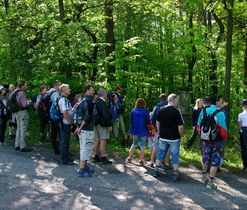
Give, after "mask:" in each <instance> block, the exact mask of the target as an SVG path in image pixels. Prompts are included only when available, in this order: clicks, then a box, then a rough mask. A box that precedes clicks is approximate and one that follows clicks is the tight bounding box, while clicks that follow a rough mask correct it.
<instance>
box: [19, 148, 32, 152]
mask: <svg viewBox="0 0 247 210" xmlns="http://www.w3.org/2000/svg"><path fill="white" fill-rule="evenodd" d="M31 151H32V150H31V149H29V148H22V149H20V152H31Z"/></svg>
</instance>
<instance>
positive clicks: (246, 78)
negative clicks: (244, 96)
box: [244, 33, 247, 85]
mask: <svg viewBox="0 0 247 210" xmlns="http://www.w3.org/2000/svg"><path fill="white" fill-rule="evenodd" d="M244 84H245V85H247V33H246V35H245V50H244Z"/></svg>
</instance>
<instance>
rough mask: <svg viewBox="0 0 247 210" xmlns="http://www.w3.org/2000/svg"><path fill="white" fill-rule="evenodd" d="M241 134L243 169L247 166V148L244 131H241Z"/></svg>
mask: <svg viewBox="0 0 247 210" xmlns="http://www.w3.org/2000/svg"><path fill="white" fill-rule="evenodd" d="M239 135H240V148H241V157H242V162H243V169H246V168H247V149H246V147H245V146H244V140H243V133H242V132H239Z"/></svg>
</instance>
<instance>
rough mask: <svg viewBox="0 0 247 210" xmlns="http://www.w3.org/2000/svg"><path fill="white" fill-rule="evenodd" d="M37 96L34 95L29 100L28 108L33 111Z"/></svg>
mask: <svg viewBox="0 0 247 210" xmlns="http://www.w3.org/2000/svg"><path fill="white" fill-rule="evenodd" d="M37 96H38V95H34V96H32V98H31V103H30V106H31V107H32V109H33V110H36V102H37Z"/></svg>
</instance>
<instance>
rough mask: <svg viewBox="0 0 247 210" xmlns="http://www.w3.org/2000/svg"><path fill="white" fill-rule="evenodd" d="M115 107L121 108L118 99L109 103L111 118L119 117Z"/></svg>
mask: <svg viewBox="0 0 247 210" xmlns="http://www.w3.org/2000/svg"><path fill="white" fill-rule="evenodd" d="M117 107H118V109H121V108H122V105H121V104H120V102H119V101H117V102H111V103H110V110H111V116H112V119H113V120H116V119H117V118H119V114H118V109H117Z"/></svg>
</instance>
